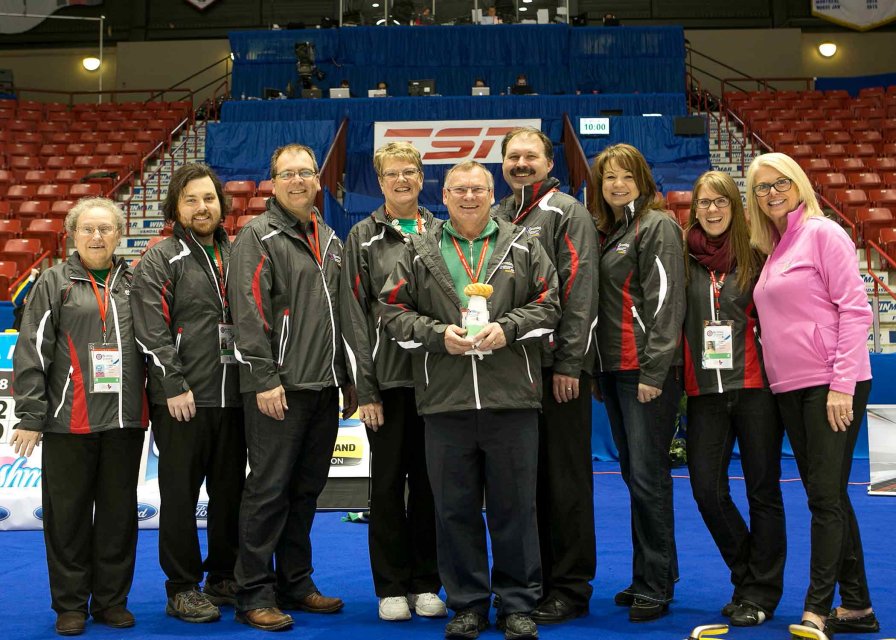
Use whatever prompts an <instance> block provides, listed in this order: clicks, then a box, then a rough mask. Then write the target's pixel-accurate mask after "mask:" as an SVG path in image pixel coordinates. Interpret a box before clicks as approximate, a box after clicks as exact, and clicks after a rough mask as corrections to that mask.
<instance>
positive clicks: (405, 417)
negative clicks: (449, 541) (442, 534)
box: [367, 387, 442, 598]
mask: <svg viewBox="0 0 896 640" xmlns="http://www.w3.org/2000/svg"><path fill="white" fill-rule="evenodd" d="M380 397H381V399H382V402H383V414H384V415H383V417H384V423H383V426H381V427H380V428H379V430H377V431H372V430H370V429H367V439H368V440H369V441H370V450H371V453H372V472H371V478H370V487H371V494H370V525H369V527H368V538H367V541H368V545H369V547H370V568H371V570H372V572H373V586H374V588H375V590H376V595H377V596H378V597H380V598H387V597H391V596H403V595H405V594H408V593H438V591H439V589H441V588H442V584H441V582H440V581H439V567H438V564H437V562H436V515H435V507H434V506H433V501H432V489H431V488H430V486H429V477H428V476H427V475H426V450H425V446H424V442H425V438H424V430H425V427H424V424H423V418H421V417H420V416H419V415H417V408H416V406H415V403H414V389H413V388H412V387H405V388H397V389H386V390H383V391H380ZM405 485H407V506H405Z"/></svg>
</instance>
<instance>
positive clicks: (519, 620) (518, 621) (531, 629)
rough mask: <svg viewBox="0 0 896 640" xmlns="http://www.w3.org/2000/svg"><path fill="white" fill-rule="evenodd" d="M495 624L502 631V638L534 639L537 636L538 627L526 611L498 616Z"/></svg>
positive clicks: (513, 639)
mask: <svg viewBox="0 0 896 640" xmlns="http://www.w3.org/2000/svg"><path fill="white" fill-rule="evenodd" d="M495 626H496V627H498V631H503V632H504V640H534V639H535V638H537V637H538V627H537V626H536V625H535V623H534V622H533V621H532V618H531V616H529V614H527V613H511V614H510V615H508V616H498V621H497V624H496V625H495Z"/></svg>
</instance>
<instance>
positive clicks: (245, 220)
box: [236, 214, 258, 231]
mask: <svg viewBox="0 0 896 640" xmlns="http://www.w3.org/2000/svg"><path fill="white" fill-rule="evenodd" d="M257 217H258V216H257V215H251V214H246V215H242V216H239V217H238V218H237V219H236V229H237V231H239V230H240V229H242V228H243V227H245V226H246V225H247V224H249V223H250V222H252V220H254V219H255V218H257Z"/></svg>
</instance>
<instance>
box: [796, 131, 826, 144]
mask: <svg viewBox="0 0 896 640" xmlns="http://www.w3.org/2000/svg"><path fill="white" fill-rule="evenodd" d="M794 135H795V136H796V143H797V144H812V145H815V144H824V135H822V133H821V131H814V130H813V131H797V132H796V133H795V134H794Z"/></svg>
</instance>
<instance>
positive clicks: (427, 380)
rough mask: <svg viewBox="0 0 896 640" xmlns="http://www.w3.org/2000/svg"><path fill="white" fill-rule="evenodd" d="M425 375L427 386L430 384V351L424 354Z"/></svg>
mask: <svg viewBox="0 0 896 640" xmlns="http://www.w3.org/2000/svg"><path fill="white" fill-rule="evenodd" d="M423 376H424V379H425V380H426V386H427V387H428V386H429V351H427V352H426V355H424V356H423Z"/></svg>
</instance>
